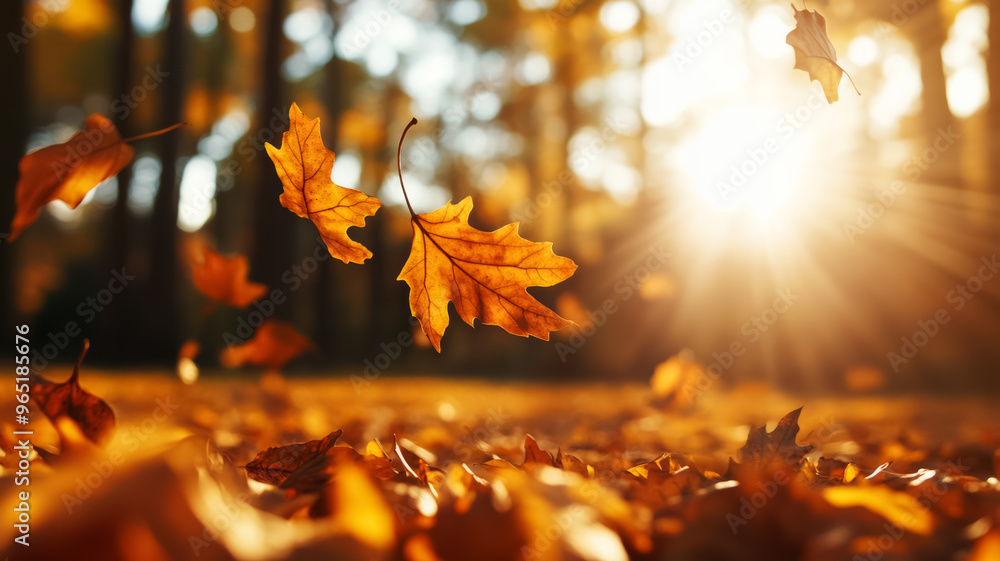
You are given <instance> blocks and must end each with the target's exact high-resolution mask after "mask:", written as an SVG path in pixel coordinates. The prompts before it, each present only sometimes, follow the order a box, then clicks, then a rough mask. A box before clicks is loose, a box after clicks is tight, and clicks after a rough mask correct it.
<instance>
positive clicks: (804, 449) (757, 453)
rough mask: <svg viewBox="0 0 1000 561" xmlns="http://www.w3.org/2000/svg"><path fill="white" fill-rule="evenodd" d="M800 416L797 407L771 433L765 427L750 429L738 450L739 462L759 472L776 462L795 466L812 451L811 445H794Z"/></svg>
mask: <svg viewBox="0 0 1000 561" xmlns="http://www.w3.org/2000/svg"><path fill="white" fill-rule="evenodd" d="M801 414H802V408H801V407H799V408H798V409H796V410H795V411H792V412H791V413H789V414H787V415H785V416H784V417H782V418H781V420H780V421H778V426H777V427H775V428H774V430H773V431H771V432H767V427H766V426H765V425H761V426H759V427H756V428H751V429H750V434H749V435H748V436H747V443H746V445H745V446H743V448H740V450H739V458H740V462H741V463H742V464H744V465H747V464H748V465H751V466H754V467H756V468H757V469H761V470H763V469H766V468H768V467H769V466H771V465H772V464H775V463H778V462H781V463H783V464H784V465H786V466H792V467H794V466H797V465H798V464H799V462H800V461H801V460H802V457H803V456H805V455H806V454H808V453H809V451H810V450H812V449H813V447H812V446H811V445H809V446H799V445H798V444H796V443H795V437H796V436H797V435H798V434H799V415H801Z"/></svg>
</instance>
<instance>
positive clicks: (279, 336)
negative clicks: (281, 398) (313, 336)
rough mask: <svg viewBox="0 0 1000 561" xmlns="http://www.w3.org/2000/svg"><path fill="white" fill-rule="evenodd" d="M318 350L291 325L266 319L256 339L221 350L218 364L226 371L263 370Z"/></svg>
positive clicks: (282, 364)
mask: <svg viewBox="0 0 1000 561" xmlns="http://www.w3.org/2000/svg"><path fill="white" fill-rule="evenodd" d="M314 350H316V345H315V344H313V342H312V340H310V339H309V338H308V337H306V336H305V335H303V334H301V333H299V332H298V330H297V329H295V328H294V327H292V325H291V324H289V323H285V322H283V321H278V320H267V321H265V322H264V323H263V324H261V326H260V327H258V328H257V331H256V332H255V333H254V334H253V338H252V339H250V340H249V341H247V342H246V343H243V344H242V345H237V346H235V347H230V348H228V349H225V350H223V351H222V353H221V354H220V355H219V361H220V362H221V363H222V365H223V366H225V367H227V368H235V367H237V366H242V365H244V364H254V365H257V366H263V367H264V368H275V369H277V368H281V367H282V366H284V365H285V363H286V362H288V361H289V360H292V359H293V358H295V357H297V356H299V355H300V354H302V353H304V352H306V351H314Z"/></svg>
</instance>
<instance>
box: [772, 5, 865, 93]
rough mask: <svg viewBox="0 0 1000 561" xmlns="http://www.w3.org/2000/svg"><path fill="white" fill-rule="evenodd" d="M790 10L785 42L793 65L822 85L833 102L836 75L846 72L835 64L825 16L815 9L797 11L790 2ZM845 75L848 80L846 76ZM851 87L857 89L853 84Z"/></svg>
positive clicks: (838, 82)
mask: <svg viewBox="0 0 1000 561" xmlns="http://www.w3.org/2000/svg"><path fill="white" fill-rule="evenodd" d="M792 10H794V11H795V29H793V30H791V31H790V32H789V33H788V36H787V37H785V42H786V43H788V44H789V45H791V46H792V48H793V49H795V68H796V69H798V70H805V71H806V72H808V73H809V79H810V80H816V81H818V82H819V83H820V85H821V86H823V93H824V94H825V95H826V101H827V102H828V103H833V102H834V101H837V99H838V95H837V89H838V88H839V86H840V76H841V74H847V73H846V72H844V69H843V68H841V67H840V65H838V64H837V51H836V50H835V49H834V48H833V43H831V42H830V38H829V37H828V36H827V34H826V19H824V18H823V16H822V15H820V13H819V12H816V11H813V10H799V9H797V8H796V7H795V5H794V4H793V5H792ZM847 78H848V79H849V80H850V78H851V77H850V75H848V76H847ZM851 84H852V85H853V84H854V81H853V80H851ZM854 89H855V91H857V88H856V87H855V88H854ZM858 95H861V92H858Z"/></svg>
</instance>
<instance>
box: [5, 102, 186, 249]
mask: <svg viewBox="0 0 1000 561" xmlns="http://www.w3.org/2000/svg"><path fill="white" fill-rule="evenodd" d="M182 125H183V123H178V124H176V125H173V126H170V127H167V128H165V129H163V130H159V131H156V132H151V133H148V134H143V135H139V136H134V137H132V138H126V139H123V138H122V137H121V135H120V134H118V129H116V128H115V126H114V124H112V123H111V121H110V120H108V118H107V117H104V116H103V115H99V114H97V113H94V114H93V115H91V116H89V117H87V120H86V121H85V122H84V130H82V131H80V132H78V133H76V134H74V135H73V137H72V138H70V139H69V140H67V141H66V142H64V143H62V144H53V145H52V146H46V147H45V148H41V149H39V150H35V151H34V152H32V153H30V154H28V155H26V156H24V157H23V158H21V162H20V164H19V165H18V171H19V172H20V178H19V179H18V181H17V190H16V195H15V198H16V200H17V213H16V214H15V215H14V219H13V220H12V221H11V224H10V236H8V238H7V241H14V239H15V238H17V237H18V236H19V235H20V234H21V232H22V231H23V230H24V229H25V228H27V227H28V226H31V224H32V223H34V222H35V220H37V219H38V215H39V214H41V212H42V207H43V206H45V205H46V204H47V203H49V202H51V201H55V200H59V201H62V202H64V203H66V204H67V205H68V206H69V207H70V208H76V207H77V206H79V205H80V202H81V201H83V198H84V197H85V196H86V195H87V193H89V192H90V190H91V189H93V188H94V187H97V186H98V185H99V184H100V183H101V182H102V181H104V180H106V179H108V178H110V177H113V176H115V175H116V174H117V173H118V172H120V171H121V170H122V169H123V168H124V167H125V166H127V165H128V164H129V162H131V161H132V156H133V155H135V150H133V149H132V147H131V146H129V144H128V143H129V142H133V141H135V140H140V139H143V138H149V137H152V136H158V135H161V134H163V133H165V132H169V131H171V130H174V129H175V128H177V127H180V126H182Z"/></svg>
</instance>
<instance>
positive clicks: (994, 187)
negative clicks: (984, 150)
mask: <svg viewBox="0 0 1000 561" xmlns="http://www.w3.org/2000/svg"><path fill="white" fill-rule="evenodd" d="M988 5H989V9H990V24H989V50H988V51H987V52H986V56H987V58H986V66H987V69H988V72H989V86H990V102H989V108H988V110H987V111H988V112H987V118H988V124H987V132H988V136H987V138H988V139H989V140H988V142H989V147H988V149H989V154H988V157H989V162H990V163H989V166H990V169H989V182H990V183H989V185H990V190H991V191H993V192H994V193H996V192H1000V0H989V4H988Z"/></svg>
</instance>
